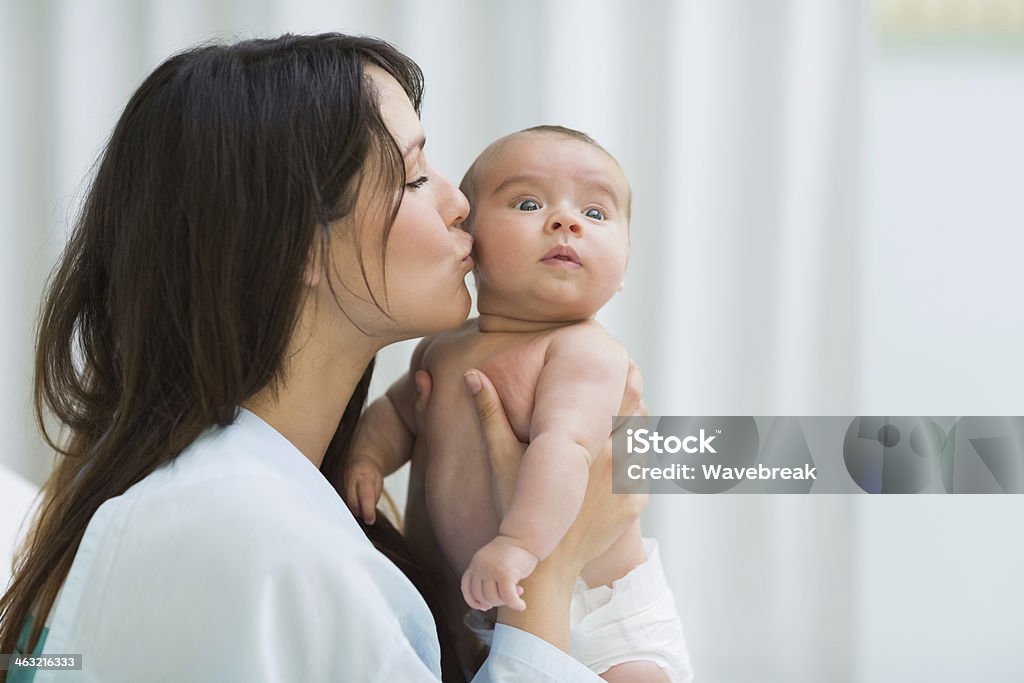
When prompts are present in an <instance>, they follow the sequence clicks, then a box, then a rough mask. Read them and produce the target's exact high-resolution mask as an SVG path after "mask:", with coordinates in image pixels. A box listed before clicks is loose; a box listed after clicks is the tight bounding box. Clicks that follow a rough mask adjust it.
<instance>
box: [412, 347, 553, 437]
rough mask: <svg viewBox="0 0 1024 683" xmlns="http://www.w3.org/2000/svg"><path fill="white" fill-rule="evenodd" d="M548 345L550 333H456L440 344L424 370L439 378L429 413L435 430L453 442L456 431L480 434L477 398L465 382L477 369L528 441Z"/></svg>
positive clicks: (429, 420)
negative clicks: (534, 334)
mask: <svg viewBox="0 0 1024 683" xmlns="http://www.w3.org/2000/svg"><path fill="white" fill-rule="evenodd" d="M548 344H549V338H548V337H545V336H541V337H536V336H532V335H529V336H527V335H501V336H500V337H496V336H495V335H494V333H488V334H481V333H473V334H463V335H453V336H452V338H449V339H443V340H439V341H438V342H435V344H433V345H432V346H431V347H430V349H429V351H428V353H427V354H426V355H425V356H424V359H423V361H424V362H423V365H424V369H426V370H427V371H428V372H430V375H431V377H432V378H433V381H434V385H433V386H434V392H433V395H432V398H431V401H430V404H431V405H430V413H429V415H428V422H429V427H430V431H432V432H434V433H435V434H447V435H448V439H449V440H450V439H451V437H452V436H453V434H454V433H456V432H463V431H468V432H469V433H471V434H472V435H473V436H474V437H475V436H476V435H477V433H478V431H477V426H476V418H475V416H474V415H473V411H474V406H473V402H472V399H471V398H470V396H469V394H468V392H467V391H466V387H465V383H464V380H463V376H464V375H465V373H466V371H467V370H470V369H477V370H480V371H481V372H483V373H484V374H485V375H487V377H488V378H489V379H490V380H491V382H492V383H493V384H494V388H495V389H496V390H497V392H498V395H499V396H500V397H501V402H502V406H503V407H504V409H505V414H506V415H507V416H508V419H509V423H510V424H511V426H512V429H513V431H514V432H515V433H516V436H518V437H519V440H520V441H523V442H528V441H529V440H530V419H531V416H532V414H533V407H534V400H535V396H536V388H537V381H538V378H539V377H540V374H541V370H542V369H543V367H544V359H545V356H546V354H547V349H548ZM449 442H450V441H449Z"/></svg>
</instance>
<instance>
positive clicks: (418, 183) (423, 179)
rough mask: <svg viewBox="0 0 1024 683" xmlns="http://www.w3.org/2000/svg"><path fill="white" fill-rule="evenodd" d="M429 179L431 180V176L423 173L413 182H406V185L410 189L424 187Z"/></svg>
mask: <svg viewBox="0 0 1024 683" xmlns="http://www.w3.org/2000/svg"><path fill="white" fill-rule="evenodd" d="M428 180H430V178H428V177H427V176H425V175H421V176H420V177H419V178H417V179H416V180H414V181H412V182H411V183H406V184H405V186H406V187H408V188H409V189H410V190H418V189H419V188H421V187H423V185H424V184H426V182H427V181H428Z"/></svg>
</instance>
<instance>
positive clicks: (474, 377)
mask: <svg viewBox="0 0 1024 683" xmlns="http://www.w3.org/2000/svg"><path fill="white" fill-rule="evenodd" d="M463 379H464V380H465V382H466V389H468V390H469V393H470V394H472V396H473V403H474V404H475V405H476V415H477V417H478V418H480V426H481V427H482V428H483V433H484V440H485V441H486V442H487V445H488V446H502V445H504V444H507V443H508V442H509V441H515V442H516V443H518V442H519V440H518V439H516V437H515V433H514V432H513V431H512V425H510V424H509V422H508V417H507V416H506V415H505V407H504V406H503V405H502V404H501V398H500V397H499V396H498V392H497V390H496V389H495V388H494V385H493V384H491V380H490V379H489V378H488V377H487V375H485V374H484V373H482V372H480V371H479V370H469V371H467V372H466V374H465V375H463Z"/></svg>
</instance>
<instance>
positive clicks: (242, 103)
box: [0, 34, 462, 681]
mask: <svg viewBox="0 0 1024 683" xmlns="http://www.w3.org/2000/svg"><path fill="white" fill-rule="evenodd" d="M366 64H376V65H378V66H380V67H382V68H383V69H384V70H385V71H387V72H388V73H390V74H391V75H392V76H394V77H395V79H396V80H397V81H398V82H399V83H400V84H401V85H402V87H403V88H404V89H405V91H406V93H408V95H409V99H410V101H411V102H412V104H413V106H414V107H415V109H416V111H417V112H418V111H419V107H420V101H421V98H422V90H423V81H422V74H421V72H420V70H419V68H418V67H417V66H416V64H415V63H414V62H412V61H411V60H410V59H409V58H408V57H406V56H404V55H403V54H402V53H401V52H399V51H398V50H396V49H395V48H393V47H392V46H390V45H388V44H387V43H384V42H382V41H379V40H375V39H371V38H361V37H352V36H345V35H340V34H324V35H316V36H295V35H285V36H282V37H280V38H277V39H273V40H249V41H244V42H239V43H235V44H231V45H207V46H201V47H198V48H195V49H192V50H188V51H186V52H183V53H181V54H178V55H175V56H173V57H171V58H170V59H168V60H167V61H165V62H164V63H163V64H161V65H160V66H159V67H157V68H156V70H155V71H154V72H153V73H152V74H151V75H150V76H149V77H148V78H146V79H145V81H144V82H143V83H142V85H141V86H140V87H139V88H138V90H137V91H136V92H135V94H134V95H133V96H132V97H131V99H130V101H129V102H128V105H127V106H126V108H125V111H124V113H123V114H122V116H121V118H120V120H119V121H118V123H117V125H116V127H115V128H114V131H113V133H112V134H111V137H110V141H109V142H108V144H107V146H106V149H105V151H104V153H103V155H102V157H101V159H100V161H99V163H98V166H97V168H96V173H95V178H94V179H93V181H92V184H91V187H90V189H89V192H88V194H87V196H86V199H85V202H84V206H83V209H82V212H81V214H80V216H79V218H78V220H77V222H76V225H75V227H74V230H73V232H72V234H71V237H70V239H69V241H68V244H67V246H66V248H65V250H64V252H63V254H62V256H61V259H60V261H59V263H58V265H57V267H56V268H55V270H54V272H53V274H52V275H51V278H50V280H49V282H48V286H47V290H46V294H45V297H44V300H43V304H42V307H41V311H40V317H39V322H38V329H37V339H36V359H35V390H34V407H35V414H36V420H37V423H38V425H39V428H40V430H41V431H42V433H43V437H44V439H45V440H46V442H47V443H48V444H49V445H50V446H51V447H52V448H53V449H54V450H55V451H56V452H57V454H58V456H57V462H56V465H55V467H54V469H53V472H52V473H51V475H50V477H49V479H48V480H47V482H46V483H45V485H44V487H43V494H42V495H43V498H42V502H41V504H40V507H39V510H38V513H37V515H36V517H35V518H34V520H33V524H32V528H31V529H30V532H29V535H28V536H27V538H26V541H25V545H24V546H23V547H22V548H21V550H20V552H19V553H18V555H17V557H16V560H15V565H14V568H13V579H12V582H11V584H10V587H9V589H8V590H7V592H6V593H5V594H4V595H3V597H2V598H0V652H16V651H21V652H32V651H33V650H34V648H35V646H36V643H37V641H38V638H39V635H40V632H41V629H42V627H43V624H44V622H45V620H46V615H47V614H49V612H50V610H51V609H52V606H53V603H54V600H55V598H56V596H57V593H58V591H59V589H60V587H61V585H62V584H63V582H64V579H65V577H66V576H67V573H68V570H69V569H70V567H71V563H72V560H73V559H74V557H75V554H76V552H77V550H78V546H79V544H80V543H81V540H82V536H83V534H84V532H85V529H86V526H87V525H88V523H89V520H90V519H91V518H92V516H93V514H94V513H95V512H96V510H97V508H99V506H100V505H101V504H102V503H103V502H104V501H106V500H109V499H110V498H113V497H115V496H119V495H121V494H123V493H124V492H125V491H126V490H127V489H128V488H129V487H131V486H132V485H133V484H135V483H137V482H138V481H140V480H141V479H143V478H144V477H145V476H147V475H148V474H150V473H151V472H153V471H154V470H155V469H157V468H158V467H160V466H161V465H163V464H164V463H166V462H168V461H170V460H173V459H174V458H175V457H177V456H178V454H179V453H180V452H181V451H182V450H183V449H184V448H185V447H186V446H188V445H189V444H191V443H192V442H193V441H194V440H195V439H196V438H197V437H198V436H199V435H200V434H201V433H202V432H203V431H204V430H205V429H207V428H208V427H210V426H212V425H215V424H217V425H228V424H231V423H232V422H233V421H234V419H235V417H236V416H237V406H239V405H240V404H241V403H242V402H243V401H245V400H246V399H248V398H249V397H251V396H253V395H254V394H256V393H257V392H259V391H261V390H262V389H264V388H269V389H270V390H271V391H276V390H277V389H278V388H279V387H280V382H281V380H282V368H283V366H284V362H285V360H286V358H285V356H286V349H287V347H288V343H289V340H290V339H291V336H292V334H293V332H294V330H295V329H296V323H297V316H298V312H299V310H300V307H301V305H302V302H303V296H304V291H305V288H304V285H303V284H302V281H303V272H304V269H305V267H306V266H307V262H308V261H309V256H310V254H311V253H313V251H312V250H314V249H318V250H319V253H320V254H321V256H322V257H323V258H322V260H321V262H322V263H324V264H325V265H324V267H325V269H326V268H331V267H332V266H331V264H330V261H329V249H328V247H329V241H330V233H331V230H332V225H331V224H332V223H333V222H334V221H336V220H338V219H340V218H342V217H345V216H348V215H349V214H350V213H351V212H352V210H353V207H354V203H355V200H356V197H357V196H360V195H361V194H362V193H371V194H370V195H367V196H370V197H376V198H378V202H377V205H378V208H380V209H381V214H380V215H381V216H383V217H384V220H385V221H386V223H387V228H390V225H391V223H392V222H393V221H394V216H395V214H396V212H397V210H398V204H399V202H400V201H401V192H402V187H403V183H404V169H403V167H402V163H401V154H400V152H399V151H398V149H397V146H396V145H395V142H394V140H393V139H392V137H391V135H390V134H389V133H388V130H387V128H386V126H385V124H384V122H383V120H382V118H381V115H380V111H379V107H378V103H377V99H376V95H375V93H374V92H373V90H372V88H371V87H370V84H369V83H368V81H367V79H366V77H365V76H364V71H363V69H364V66H365V65H366ZM386 240H387V230H386V231H385V236H384V239H383V240H382V242H381V244H380V252H381V256H382V257H383V252H384V243H385V242H386ZM363 277H364V279H365V278H366V273H365V272H364V273H363ZM328 281H330V280H328ZM372 367H373V365H372V363H371V364H370V367H369V368H368V369H367V370H366V373H365V375H364V377H363V379H362V381H361V382H360V384H359V387H358V389H357V391H356V392H355V393H354V395H353V396H352V399H351V401H350V402H349V405H348V408H347V410H346V412H345V416H344V419H342V421H341V423H340V424H339V427H338V433H337V435H336V436H335V439H334V444H333V447H332V456H331V461H332V462H331V463H326V462H325V466H332V467H333V466H336V465H337V463H338V460H339V459H343V458H344V457H346V455H347V445H348V443H349V442H350V440H351V434H352V429H353V427H354V425H355V422H356V420H357V418H358V416H359V412H360V410H361V408H362V405H363V403H364V401H365V398H366V389H367V385H368V383H369V378H370V374H371V372H372ZM47 412H49V413H51V414H52V415H53V417H54V418H56V421H57V422H58V423H59V424H60V425H61V427H62V429H63V430H66V431H65V433H64V435H63V436H64V438H63V439H59V440H61V441H63V445H60V444H58V441H56V440H54V439H53V438H52V437H51V435H50V433H49V431H48V429H47V425H46V419H45V418H46V413H47ZM325 471H326V470H325ZM376 540H377V543H378V544H379V545H380V547H381V548H382V550H383V551H384V552H385V553H386V554H387V555H388V556H389V557H396V554H397V556H405V551H404V549H403V547H402V541H401V536H400V535H397V534H396V535H395V536H394V537H389V538H388V539H387V540H385V541H381V540H380V539H376ZM400 566H401V564H400ZM402 569H403V570H404V571H406V573H407V574H409V575H410V576H411V578H413V581H414V583H415V584H416V585H417V587H419V588H420V589H421V590H426V591H427V592H429V586H428V585H427V584H425V583H424V582H423V581H421V580H419V579H418V578H417V576H416V567H415V566H414V565H407V566H402ZM427 597H428V600H429V597H430V596H429V595H427ZM431 608H432V609H435V608H437V603H436V601H434V604H431ZM30 615H33V616H34V619H33V627H32V629H31V632H30V634H29V637H28V639H27V643H26V647H23V648H20V649H19V648H18V647H17V646H18V639H19V634H20V631H21V629H22V627H23V625H24V624H25V623H26V621H27V620H28V618H29V616H30ZM435 618H436V621H437V622H438V630H439V634H440V636H441V638H442V643H441V645H442V657H443V659H444V660H445V667H444V668H445V672H446V674H447V675H451V676H452V677H453V678H457V679H458V678H462V676H461V672H458V668H457V666H455V667H453V666H452V664H451V660H452V657H453V655H452V647H451V642H450V639H449V638H448V636H447V627H446V626H445V621H444V619H442V618H440V614H439V612H438V611H436V610H435ZM446 641H447V642H446ZM3 680H6V671H4V672H0V681H3Z"/></svg>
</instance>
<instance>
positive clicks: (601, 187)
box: [586, 178, 621, 204]
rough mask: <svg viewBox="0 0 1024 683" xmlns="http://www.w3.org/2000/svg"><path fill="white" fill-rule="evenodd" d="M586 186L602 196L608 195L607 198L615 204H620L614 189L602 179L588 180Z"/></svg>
mask: <svg viewBox="0 0 1024 683" xmlns="http://www.w3.org/2000/svg"><path fill="white" fill-rule="evenodd" d="M586 184H587V185H588V186H589V187H592V188H594V189H596V190H598V191H600V192H603V193H604V194H606V195H608V197H609V198H611V200H612V201H613V202H615V203H616V204H618V203H620V201H621V198H620V197H619V193H618V192H616V191H615V188H614V187H613V186H612V184H611V183H609V182H608V181H607V180H605V179H604V178H588V179H587V180H586Z"/></svg>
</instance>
